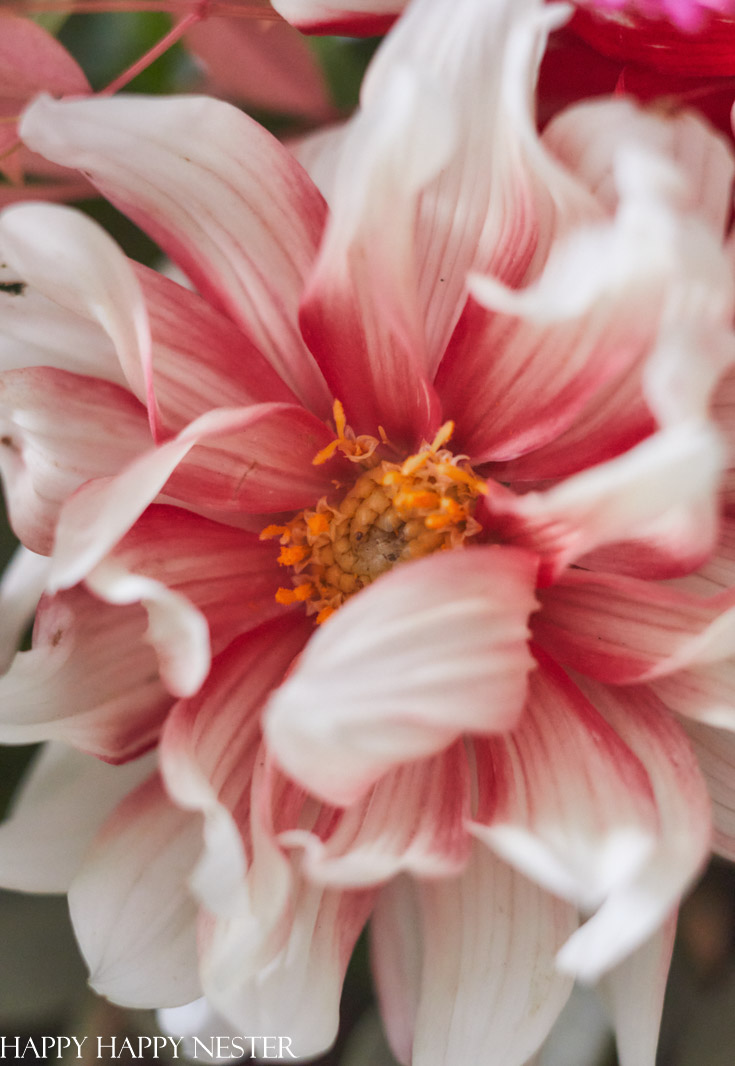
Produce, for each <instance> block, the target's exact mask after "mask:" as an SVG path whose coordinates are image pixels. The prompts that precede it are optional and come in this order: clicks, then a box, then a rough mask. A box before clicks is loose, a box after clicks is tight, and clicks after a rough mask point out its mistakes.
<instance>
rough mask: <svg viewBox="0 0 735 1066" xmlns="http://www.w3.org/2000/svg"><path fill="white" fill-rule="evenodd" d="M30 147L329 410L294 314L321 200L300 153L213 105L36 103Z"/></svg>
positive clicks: (189, 101) (306, 396)
mask: <svg viewBox="0 0 735 1066" xmlns="http://www.w3.org/2000/svg"><path fill="white" fill-rule="evenodd" d="M21 134H22V136H23V139H24V140H25V142H26V143H27V144H28V145H29V146H30V147H32V148H34V149H35V150H36V151H39V152H40V153H42V154H43V155H46V156H47V157H48V158H50V159H52V160H53V161H55V162H58V163H62V164H64V165H66V166H75V167H79V168H80V169H82V170H83V171H84V172H85V173H86V174H87V175H88V176H89V177H90V179H91V180H92V181H94V183H95V184H96V185H97V186H98V187H99V189H100V191H101V192H102V193H104V195H105V196H106V197H107V198H108V199H109V200H111V201H112V202H113V203H115V204H116V205H117V206H118V207H120V208H121V209H122V210H124V211H125V213H126V214H128V215H129V216H130V217H131V218H132V219H133V220H134V221H136V222H138V223H139V224H140V225H141V226H142V227H143V228H144V229H146V230H147V231H148V232H149V233H150V234H151V235H152V236H153V238H154V239H155V240H156V241H157V243H158V244H159V245H160V246H161V248H163V249H164V251H166V252H167V254H168V255H170V257H171V258H172V259H173V260H174V261H175V262H178V263H179V265H180V266H182V267H183V268H184V269H185V271H186V273H187V274H189V275H190V277H191V278H192V280H193V281H194V283H195V284H196V286H197V288H198V289H199V290H200V291H201V292H202V293H203V294H204V295H205V296H206V297H208V298H210V299H211V300H212V302H213V303H214V304H215V305H216V306H218V307H220V308H222V309H223V310H224V311H225V312H226V313H228V314H229V315H230V316H231V317H232V318H234V319H235V321H236V322H238V323H239V324H240V325H241V327H242V328H243V330H244V331H245V333H246V334H247V335H248V337H249V338H250V340H251V341H252V342H253V343H254V344H255V346H256V347H257V348H258V349H260V351H262V352H263V354H264V355H265V357H266V358H267V359H268V360H269V361H270V362H271V363H272V365H273V366H274V367H275V369H276V370H277V371H278V373H279V374H280V376H281V377H282V378H283V380H284V381H285V382H286V384H288V385H289V386H290V387H291V388H292V389H293V390H294V392H296V394H297V395H298V396H299V397H300V398H301V399H302V400H303V401H304V402H305V403H307V404H308V405H309V406H311V407H312V409H314V410H317V411H319V412H321V413H324V414H326V413H327V411H328V410H329V397H328V394H327V391H326V388H325V386H324V381H323V379H322V377H321V375H320V374H319V371H318V370H317V368H316V365H315V364H314V361H313V360H312V358H311V357H310V355H309V353H308V351H307V350H306V348H305V346H304V342H303V340H302V339H301V336H300V334H299V331H298V326H297V321H296V311H297V304H298V300H299V297H300V295H301V291H302V289H303V286H304V279H305V277H306V275H307V272H308V270H309V269H310V267H311V264H312V262H313V259H314V256H315V253H316V247H317V243H318V241H319V238H320V235H321V229H322V226H323V221H324V202H323V200H322V198H321V196H320V195H319V193H318V192H317V190H316V188H315V187H314V186H313V185H312V183H311V181H310V180H309V178H308V177H307V175H306V173H305V172H304V171H303V170H302V169H301V167H300V166H299V165H298V163H296V161H295V160H294V158H293V156H292V155H291V154H290V153H289V152H288V151H287V150H286V149H285V148H283V147H282V146H281V145H280V144H279V143H278V142H277V141H276V140H275V138H273V137H271V135H270V134H268V133H266V132H265V130H263V129H262V128H261V127H260V126H259V125H258V124H257V123H255V122H253V121H252V120H251V119H249V118H248V117H247V116H246V115H244V114H243V113H242V112H241V111H238V110H237V109H236V108H234V107H231V106H230V105H229V104H226V103H223V102H222V101H219V100H211V99H207V98H205V97H171V98H169V99H158V98H151V99H147V100H145V101H143V100H142V99H141V98H140V97H128V98H125V97H117V98H114V99H94V100H77V101H54V100H51V99H50V98H49V97H41V98H39V99H38V100H36V101H35V102H34V103H33V104H32V105H31V107H30V108H29V109H28V110H27V111H26V112H25V115H24V116H23V119H22V122H21Z"/></svg>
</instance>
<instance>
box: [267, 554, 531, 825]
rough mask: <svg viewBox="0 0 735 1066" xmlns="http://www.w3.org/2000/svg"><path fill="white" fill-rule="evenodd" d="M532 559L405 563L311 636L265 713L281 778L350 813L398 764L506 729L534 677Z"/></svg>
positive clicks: (450, 557) (463, 557)
mask: <svg viewBox="0 0 735 1066" xmlns="http://www.w3.org/2000/svg"><path fill="white" fill-rule="evenodd" d="M534 575H535V560H534V557H533V556H532V555H529V554H526V553H525V552H515V551H511V550H508V549H505V548H497V547H488V548H467V549H465V550H464V551H456V552H447V553H442V554H440V555H435V556H432V557H429V558H426V559H420V560H418V561H416V562H412V563H410V564H409V563H406V564H404V565H402V566H400V567H398V568H397V569H396V570H393V571H392V572H391V573H389V574H386V575H384V576H383V577H381V578H380V579H379V580H378V581H376V582H374V583H373V584H372V585H370V586H369V587H368V588H366V589H363V590H362V592H360V593H359V594H358V595H357V596H355V597H353V598H352V599H351V600H349V601H348V602H347V603H346V604H345V605H344V606H343V607H341V608H340V609H339V610H338V611H337V612H336V613H335V614H334V615H333V616H332V617H331V618H329V619H328V620H327V621H326V622H325V623H324V625H323V626H322V627H321V628H320V629H319V630H318V631H317V632H316V633H315V634H314V636H313V637H312V639H311V640H310V642H309V644H308V646H307V648H306V650H305V651H304V654H303V655H302V657H301V659H300V660H299V662H298V664H297V667H296V669H295V670H294V671H293V673H292V674H291V675H290V677H289V678H288V680H287V681H286V682H285V684H284V685H282V686H281V688H279V689H278V690H277V691H276V693H275V694H274V696H273V698H272V700H271V701H270V704H269V705H268V707H267V709H266V716H265V731H266V736H267V738H268V743H269V746H270V747H271V749H272V751H273V752H274V754H275V756H276V758H277V760H278V761H279V762H280V764H281V765H282V766H283V767H284V769H285V770H286V771H287V773H289V774H290V775H291V776H292V777H294V778H295V779H296V780H297V781H298V782H300V783H301V784H302V785H304V786H305V787H306V788H307V789H309V790H310V791H312V792H314V793H315V794H316V795H318V796H320V797H321V798H322V799H325V800H326V801H327V802H331V803H335V804H337V805H346V804H349V803H353V802H354V801H355V800H356V799H357V798H359V797H360V796H361V795H362V794H363V793H364V792H365V791H366V790H367V789H368V788H369V786H370V785H371V784H373V783H374V782H375V781H377V780H378V778H379V777H381V776H382V774H384V773H385V772H387V771H388V770H390V769H391V768H392V767H395V766H397V765H398V764H400V763H401V762H405V761H406V760H411V759H419V758H423V757H426V756H428V755H431V754H433V753H435V752H438V751H441V750H442V749H443V748H445V747H448V746H449V745H450V744H451V743H452V742H453V741H454V740H455V739H456V738H457V737H458V736H459V735H461V734H462V733H463V732H465V731H468V730H469V731H473V732H480V733H494V732H501V731H503V730H505V729H508V728H512V726H513V725H514V724H515V723H516V722H517V720H518V718H519V716H520V714H521V712H522V709H523V702H524V699H525V694H526V682H527V676H528V673H529V671H530V670H531V669H532V667H533V659H532V658H531V655H530V652H529V650H528V646H527V634H528V629H527V620H528V615H529V613H530V612H531V611H532V610H533V608H534V604H535V600H534V598H533V591H532V588H533V582H534Z"/></svg>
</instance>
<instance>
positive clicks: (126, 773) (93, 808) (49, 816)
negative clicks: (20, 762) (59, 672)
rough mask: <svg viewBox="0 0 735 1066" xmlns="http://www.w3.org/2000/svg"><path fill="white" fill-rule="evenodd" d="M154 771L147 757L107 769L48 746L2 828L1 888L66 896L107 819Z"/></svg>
mask: <svg viewBox="0 0 735 1066" xmlns="http://www.w3.org/2000/svg"><path fill="white" fill-rule="evenodd" d="M152 769H153V764H152V760H151V758H150V757H148V756H146V757H145V758H143V759H140V760H138V761H136V762H130V763H127V764H126V765H125V766H109V765H108V764H107V763H104V762H101V761H100V760H99V759H95V758H94V757H93V756H91V755H85V754H82V752H79V751H75V750H74V749H73V748H67V747H66V746H64V745H61V744H47V745H45V747H44V748H42V749H41V751H40V752H39V753H38V755H37V756H36V758H35V760H34V762H33V764H32V766H31V768H30V770H29V772H28V774H27V777H26V778H25V780H24V781H23V783H22V785H21V787H20V789H19V791H18V793H17V795H16V797H15V800H14V802H13V805H12V808H11V810H10V813H9V815H8V816H7V818H6V820H5V821H4V822H3V823H2V824H0V884H2V886H3V888H10V889H13V890H14V891H16V892H66V891H67V890H68V888H69V885H70V884H71V882H72V880H73V878H74V876H75V874H76V873H77V871H78V869H79V867H80V866H81V864H82V861H83V859H84V856H85V855H86V853H87V851H88V850H89V847H90V845H91V843H92V841H93V839H94V837H95V836H96V834H97V831H98V829H99V828H100V827H101V825H102V823H103V822H104V820H105V819H106V818H107V816H108V815H109V814H111V813H112V811H113V809H114V808H115V807H116V806H117V804H118V803H119V802H120V800H122V799H123V797H124V796H125V795H127V793H128V792H130V791H131V790H132V789H134V788H137V786H138V785H139V784H140V783H141V782H142V781H143V780H144V779H145V778H146V777H148V776H149V774H150V773H151V771H152Z"/></svg>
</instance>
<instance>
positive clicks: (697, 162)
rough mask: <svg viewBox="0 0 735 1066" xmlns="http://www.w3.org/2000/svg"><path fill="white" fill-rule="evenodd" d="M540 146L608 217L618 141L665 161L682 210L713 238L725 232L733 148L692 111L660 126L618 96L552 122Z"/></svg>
mask: <svg viewBox="0 0 735 1066" xmlns="http://www.w3.org/2000/svg"><path fill="white" fill-rule="evenodd" d="M543 141H544V144H545V145H546V147H547V148H548V149H549V151H550V152H551V153H553V155H554V156H555V157H556V158H557V159H558V160H559V161H560V162H561V163H562V164H563V165H565V166H567V167H569V168H570V170H572V171H573V172H574V173H575V175H576V176H577V178H578V180H579V181H581V182H583V183H584V184H585V185H586V186H587V187H588V188H589V190H590V192H592V193H593V194H594V195H595V197H596V198H597V199H598V200H599V202H600V203H601V204H602V206H603V207H604V208H605V209H606V210H607V211H608V212H609V213H612V212H613V211H615V209H616V207H617V204H618V196H619V190H618V189H617V188H616V186H615V157H616V153H617V151H618V149H619V145H620V143H621V141H623V142H627V143H629V144H630V143H633V144H636V145H638V146H639V147H640V148H642V149H645V150H646V151H649V152H650V151H653V152H655V153H656V155H658V156H660V157H663V158H667V159H669V160H670V161H671V162H672V163H674V164H675V165H676V167H677V169H678V170H679V172H680V173H681V174H682V177H683V178H684V183H685V184H684V186H683V188H682V195H681V207H682V208H683V209H684V210H685V211H687V212H689V211H692V212H695V213H696V214H697V215H699V217H700V218H701V219H702V220H704V221H705V222H706V223H707V224H708V226H709V228H710V229H711V231H712V232H713V234H715V235H716V236H718V237H720V236H721V235H722V234H723V233H724V231H725V225H726V223H727V220H728V217H729V212H730V202H731V195H732V194H731V184H732V180H733V177H735V162H734V161H733V152H732V147H731V146H730V145H729V144H728V143H727V142H726V141H725V139H724V138H723V137H721V136H720V135H719V134H717V133H715V132H714V130H712V128H711V127H710V126H708V125H706V124H705V123H704V121H703V120H702V119H701V118H700V117H699V116H697V115H696V114H695V113H694V112H693V111H679V112H678V113H676V112H674V113H671V114H667V116H666V120H665V121H662V120H661V118H660V117H659V116H657V115H656V114H655V112H654V111H652V110H645V111H644V110H643V109H642V108H640V107H639V106H638V105H636V104H635V103H634V102H633V101H632V100H630V99H624V98H622V97H621V96H618V97H617V98H615V99H613V98H608V99H605V100H600V99H598V100H595V101H594V102H591V101H586V102H583V103H580V104H577V105H576V106H574V107H569V108H566V109H565V110H564V111H563V112H561V114H559V115H557V116H556V117H555V118H554V119H552V121H551V122H550V123H549V125H548V126H547V127H546V129H545V130H544V134H543Z"/></svg>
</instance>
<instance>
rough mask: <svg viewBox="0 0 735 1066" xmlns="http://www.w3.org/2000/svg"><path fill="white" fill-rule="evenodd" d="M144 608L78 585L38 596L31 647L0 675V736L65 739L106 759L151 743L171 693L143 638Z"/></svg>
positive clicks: (25, 740) (133, 753)
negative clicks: (115, 603) (104, 598)
mask: <svg viewBox="0 0 735 1066" xmlns="http://www.w3.org/2000/svg"><path fill="white" fill-rule="evenodd" d="M147 625H148V619H147V615H146V613H145V611H144V610H143V608H142V607H139V606H137V605H131V606H126V607H111V606H109V605H107V604H104V603H101V602H100V600H98V599H97V598H96V597H94V596H92V595H91V594H90V593H89V592H86V591H85V590H84V589H83V588H76V589H72V590H70V591H68V592H64V593H60V594H58V595H56V596H53V597H44V599H43V600H42V601H41V604H40V607H39V610H38V613H37V616H36V624H35V628H34V635H33V648H32V650H31V651H27V652H20V653H19V654H18V655H17V656H16V657H15V660H14V661H13V664H12V665H11V667H10V669H9V670H8V672H7V673H6V674H5V676H4V677H3V678H1V679H0V706H1V713H0V739H1V740H2V741H3V742H4V743H10V744H28V743H34V742H36V741H39V740H47V739H49V740H62V741H64V742H65V743H67V744H72V745H73V746H74V747H78V748H82V749H83V750H85V751H89V752H93V753H94V754H97V755H100V756H101V757H103V758H105V759H109V760H110V761H113V762H115V761H124V760H125V759H130V758H133V757H134V756H136V755H138V754H140V753H141V752H143V751H145V750H146V749H147V748H149V747H151V746H152V745H153V744H154V743H155V740H156V738H157V736H158V731H159V729H160V726H161V722H162V721H163V719H164V717H165V715H166V712H167V710H168V708H169V707H170V706H171V697H170V695H169V694H168V693H167V692H166V690H165V688H164V686H163V684H162V683H161V681H160V679H159V674H158V666H157V663H156V657H155V654H154V652H153V649H152V648H151V646H150V645H149V644H148V643H146V640H145V632H146V629H147Z"/></svg>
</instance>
